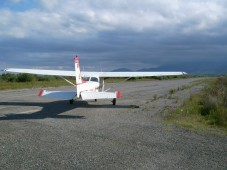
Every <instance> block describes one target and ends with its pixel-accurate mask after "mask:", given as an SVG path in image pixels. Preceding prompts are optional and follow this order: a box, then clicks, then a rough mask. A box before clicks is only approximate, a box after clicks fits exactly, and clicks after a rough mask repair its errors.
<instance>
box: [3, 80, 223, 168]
mask: <svg viewBox="0 0 227 170" xmlns="http://www.w3.org/2000/svg"><path fill="white" fill-rule="evenodd" d="M196 81H198V79H183V80H168V81H145V82H127V83H123V84H119V85H118V86H116V87H114V88H116V89H119V90H121V91H122V98H121V99H119V100H117V105H116V106H112V105H111V102H110V101H103V100H102V101H98V102H93V101H91V102H83V101H78V102H75V103H74V104H73V105H70V104H69V102H68V101H58V100H53V99H43V98H40V97H37V94H38V91H39V89H26V90H9V91H0V169H227V137H221V136H217V135H212V134H199V133H195V132H190V131H188V130H184V129H180V128H177V127H174V126H169V125H165V124H163V123H162V122H161V121H160V120H161V119H162V117H163V114H165V113H166V112H165V111H166V109H167V108H174V107H177V106H178V105H179V104H181V103H182V102H183V100H184V99H185V98H188V97H189V96H190V95H191V94H193V93H196V92H198V91H199V90H201V88H202V86H203V84H199V85H194V86H193V87H191V88H186V89H185V90H180V91H177V92H176V94H174V95H173V97H168V96H169V91H170V90H171V89H177V88H178V87H182V86H184V85H190V84H193V83H194V82H196ZM109 86H111V84H109ZM52 89H56V88H50V90H52ZM57 89H60V90H71V89H72V87H61V88H57Z"/></svg>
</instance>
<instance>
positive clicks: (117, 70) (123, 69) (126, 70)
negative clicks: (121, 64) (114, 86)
mask: <svg viewBox="0 0 227 170" xmlns="http://www.w3.org/2000/svg"><path fill="white" fill-rule="evenodd" d="M112 71H113V72H131V71H132V70H130V69H127V68H119V69H115V70H112Z"/></svg>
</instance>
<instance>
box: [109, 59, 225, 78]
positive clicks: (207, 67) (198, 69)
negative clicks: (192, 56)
mask: <svg viewBox="0 0 227 170" xmlns="http://www.w3.org/2000/svg"><path fill="white" fill-rule="evenodd" d="M226 63H227V62H220V61H217V62H208V61H201V62H181V63H173V64H169V65H161V66H159V67H157V68H144V69H140V70H137V71H141V72H142V71H144V72H147V71H182V72H183V71H184V72H187V73H189V74H199V75H202V74H203V75H204V74H227V64H226ZM113 71H114V72H126V71H129V72H130V71H132V70H130V69H127V68H119V69H116V70H113Z"/></svg>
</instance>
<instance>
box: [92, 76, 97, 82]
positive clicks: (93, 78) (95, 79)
mask: <svg viewBox="0 0 227 170" xmlns="http://www.w3.org/2000/svg"><path fill="white" fill-rule="evenodd" d="M90 81H95V82H99V79H98V78H97V77H91V80H90Z"/></svg>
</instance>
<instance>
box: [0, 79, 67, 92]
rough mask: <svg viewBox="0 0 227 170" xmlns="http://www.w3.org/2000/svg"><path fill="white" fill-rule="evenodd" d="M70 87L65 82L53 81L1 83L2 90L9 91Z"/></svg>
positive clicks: (0, 88)
mask: <svg viewBox="0 0 227 170" xmlns="http://www.w3.org/2000/svg"><path fill="white" fill-rule="evenodd" d="M66 85H69V84H68V83H67V82H65V81H64V80H60V79H59V80H52V81H32V82H5V81H0V90H7V89H24V88H42V87H58V86H66Z"/></svg>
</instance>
